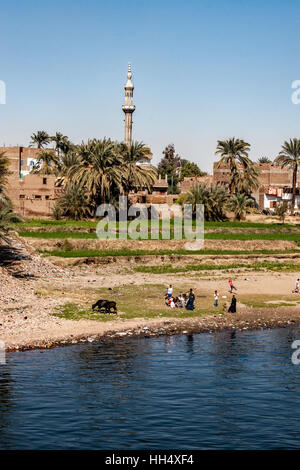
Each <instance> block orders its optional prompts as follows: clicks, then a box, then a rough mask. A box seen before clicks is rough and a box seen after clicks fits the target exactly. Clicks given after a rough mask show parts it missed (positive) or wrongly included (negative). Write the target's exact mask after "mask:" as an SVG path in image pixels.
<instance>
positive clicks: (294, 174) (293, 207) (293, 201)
mask: <svg viewBox="0 0 300 470" xmlns="http://www.w3.org/2000/svg"><path fill="white" fill-rule="evenodd" d="M297 170H298V166H297V165H295V166H294V170H293V196H292V207H291V215H294V210H295V201H296V184H297Z"/></svg>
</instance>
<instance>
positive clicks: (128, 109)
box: [122, 104, 135, 113]
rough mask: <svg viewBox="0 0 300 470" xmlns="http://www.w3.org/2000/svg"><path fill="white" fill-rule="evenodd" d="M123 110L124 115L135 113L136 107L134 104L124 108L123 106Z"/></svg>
mask: <svg viewBox="0 0 300 470" xmlns="http://www.w3.org/2000/svg"><path fill="white" fill-rule="evenodd" d="M122 109H123V111H124V113H133V111H135V106H134V105H133V104H132V105H127V104H125V105H124V106H122Z"/></svg>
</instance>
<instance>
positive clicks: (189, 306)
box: [185, 289, 195, 310]
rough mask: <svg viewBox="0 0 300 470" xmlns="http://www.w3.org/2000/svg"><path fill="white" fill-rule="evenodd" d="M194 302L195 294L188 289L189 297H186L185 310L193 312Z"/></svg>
mask: <svg viewBox="0 0 300 470" xmlns="http://www.w3.org/2000/svg"><path fill="white" fill-rule="evenodd" d="M194 302H195V294H194V292H193V289H190V293H189V296H188V301H187V303H186V306H185V308H186V309H187V310H194V308H195V307H194Z"/></svg>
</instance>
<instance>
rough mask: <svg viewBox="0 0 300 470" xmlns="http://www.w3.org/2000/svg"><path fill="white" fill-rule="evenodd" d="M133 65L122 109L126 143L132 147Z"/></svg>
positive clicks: (128, 75) (129, 66) (129, 70)
mask: <svg viewBox="0 0 300 470" xmlns="http://www.w3.org/2000/svg"><path fill="white" fill-rule="evenodd" d="M131 77H132V73H131V65H130V64H128V73H127V82H126V85H125V86H124V88H125V104H124V106H122V109H123V111H124V113H125V137H124V142H125V144H126V145H131V142H132V113H133V112H134V110H135V106H134V104H133V90H134V85H133V83H132V81H131Z"/></svg>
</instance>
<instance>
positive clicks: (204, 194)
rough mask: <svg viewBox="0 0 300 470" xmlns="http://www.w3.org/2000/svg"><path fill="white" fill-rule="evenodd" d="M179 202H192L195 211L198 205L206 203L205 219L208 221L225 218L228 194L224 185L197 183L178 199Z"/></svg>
mask: <svg viewBox="0 0 300 470" xmlns="http://www.w3.org/2000/svg"><path fill="white" fill-rule="evenodd" d="M177 203H179V204H182V205H184V204H191V205H192V211H193V213H195V211H196V205H197V204H203V205H204V219H205V220H206V221H214V220H219V221H221V220H224V219H226V216H225V206H226V203H227V194H226V191H225V189H224V188H223V187H222V186H216V185H212V186H211V187H209V186H207V185H205V184H203V183H202V184H195V185H194V186H193V187H192V189H191V190H190V191H189V192H188V193H185V194H183V195H182V196H180V198H179V199H178V200H177Z"/></svg>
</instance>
